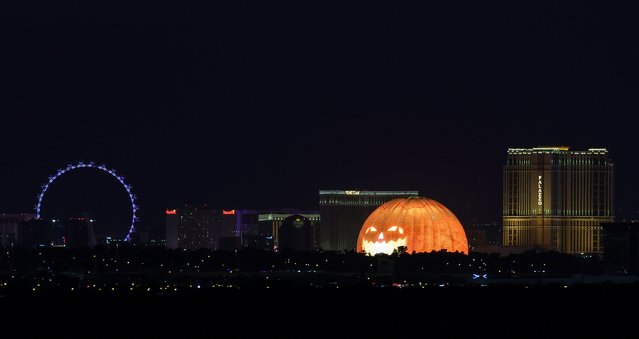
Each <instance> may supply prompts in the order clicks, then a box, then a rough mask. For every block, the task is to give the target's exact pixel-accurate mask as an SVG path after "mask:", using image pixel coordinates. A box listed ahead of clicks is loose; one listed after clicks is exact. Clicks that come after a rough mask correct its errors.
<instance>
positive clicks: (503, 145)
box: [0, 1, 639, 223]
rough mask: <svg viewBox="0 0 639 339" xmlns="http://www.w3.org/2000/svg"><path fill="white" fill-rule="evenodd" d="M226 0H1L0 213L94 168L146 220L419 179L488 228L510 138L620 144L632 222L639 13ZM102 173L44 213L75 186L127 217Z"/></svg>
mask: <svg viewBox="0 0 639 339" xmlns="http://www.w3.org/2000/svg"><path fill="white" fill-rule="evenodd" d="M230 3H231V4H227V5H223V6H218V5H207V6H209V7H193V6H187V5H176V4H170V5H169V3H168V2H167V3H166V4H165V3H163V2H162V1H152V2H147V3H144V4H135V5H133V4H130V3H127V4H126V5H122V6H120V5H116V4H114V3H108V4H94V3H91V4H83V3H82V2H51V1H40V2H34V1H6V2H3V3H2V4H1V5H0V38H1V39H0V44H1V45H0V52H1V53H0V61H1V63H0V84H1V86H2V87H1V89H2V94H1V96H0V112H2V113H1V116H2V124H1V125H0V126H2V128H1V130H2V132H1V133H0V142H1V144H0V145H1V150H2V156H1V157H0V159H1V160H0V211H2V212H23V211H29V210H30V209H31V208H32V206H33V205H34V204H35V197H36V195H37V193H38V190H39V187H40V186H41V185H42V184H43V183H44V181H45V180H46V178H47V177H48V176H49V175H50V174H52V173H53V172H54V171H55V170H56V169H57V168H59V167H61V166H63V165H65V164H67V163H70V162H76V161H96V162H100V163H105V164H107V165H108V166H110V167H113V168H115V169H117V170H118V171H119V172H120V173H122V174H123V175H124V176H126V178H127V180H128V181H129V183H131V184H132V185H133V187H134V190H135V192H136V193H137V195H138V196H139V201H140V204H141V206H142V209H143V214H142V216H143V218H146V220H157V219H161V218H162V212H163V209H164V208H165V207H167V206H176V205H180V204H183V203H208V204H209V205H212V206H219V207H227V208H231V207H236V208H271V207H299V208H317V201H318V196H317V191H318V189H320V188H327V189H333V188H335V189H349V188H359V189H379V190H384V189H415V190H419V191H420V193H421V195H423V196H427V197H431V198H434V199H436V200H438V201H440V202H442V203H444V204H445V205H447V206H448V207H449V208H450V209H451V210H453V212H455V213H456V214H457V215H458V216H459V218H460V219H461V220H462V222H464V223H468V222H472V221H482V222H483V221H491V220H497V219H498V218H499V217H500V215H501V175H502V174H501V168H502V165H503V162H504V160H505V152H506V149H507V148H508V147H534V146H538V145H570V146H573V148H588V147H607V148H608V149H609V150H610V155H611V157H612V159H613V160H614V161H615V163H616V175H617V177H616V179H617V181H616V189H617V208H618V211H617V214H618V215H620V216H630V217H636V216H637V211H638V210H639V204H638V203H637V199H636V197H635V196H636V194H635V191H636V190H637V186H638V184H639V179H637V177H636V175H635V174H636V173H637V170H638V169H639V162H638V160H637V142H636V135H635V132H636V130H637V125H636V124H635V120H636V118H635V114H636V113H637V110H638V108H639V103H638V100H637V99H638V94H639V91H638V88H639V62H638V60H639V45H638V44H639V40H638V39H637V36H636V34H637V32H638V31H639V27H637V26H639V25H638V24H637V17H638V15H639V13H638V11H637V9H636V8H621V7H615V6H618V5H616V4H610V3H594V2H593V3H590V2H582V1H579V2H575V3H568V2H558V1H551V2H549V3H548V4H540V3H537V2H535V3H534V4H512V3H511V2H506V3H502V4H486V3H484V2H477V1H469V2H468V3H464V2H455V3H450V4H449V2H445V4H432V3H430V2H425V4H421V5H398V4H391V3H392V2H379V3H376V2H373V3H367V4H363V3H360V4H352V3H351V4H340V5H336V6H335V5H327V4H323V3H322V4H319V3H315V4H308V3H307V2H305V1H298V2H293V3H281V4H277V5H276V4H271V3H270V2H264V1H260V2H256V3H246V2H241V3H240V2H236V1H231V2H230ZM101 175H103V174H100V173H97V172H96V173H94V175H93V177H92V176H91V175H84V176H78V177H76V178H74V179H68V180H67V181H65V182H68V184H65V182H63V181H60V182H59V183H56V186H55V187H53V188H52V190H53V189H56V190H58V193H56V192H54V191H52V195H51V199H50V201H49V205H48V206H55V205H56V204H57V206H62V205H64V204H62V203H61V202H60V201H61V200H64V199H65V198H64V197H65V196H66V197H67V198H68V199H71V198H70V197H72V196H73V197H76V199H75V200H78V199H77V196H78V195H77V194H76V193H74V192H76V191H75V190H76V189H77V190H84V191H83V192H84V193H82V194H80V196H86V197H89V196H91V194H95V195H96V196H99V198H95V199H94V200H91V201H95V205H99V206H100V207H96V208H103V209H104V208H109V209H111V208H113V209H114V210H115V209H119V210H120V211H125V212H126V196H125V195H122V192H119V191H118V188H117V187H115V188H114V186H109V184H108V183H107V182H103V183H101V181H100V180H102V181H104V178H100V176H101ZM107 181H108V180H107ZM113 185H116V186H117V183H116V182H113ZM65 192H66V193H65ZM56 194H57V195H56ZM87 199H88V198H87ZM87 199H81V200H83V201H85V202H86V201H87ZM53 200H55V201H56V203H54V202H53ZM111 201H113V206H110V205H109V202H111ZM46 204H47V202H46V201H45V207H46V206H47V205H46ZM106 205H108V206H106ZM60 208H61V207H60ZM83 208H84V207H83ZM87 208H89V207H87ZM51 213H53V212H51ZM119 213H124V212H119Z"/></svg>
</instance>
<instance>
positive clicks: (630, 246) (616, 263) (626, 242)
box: [602, 221, 639, 275]
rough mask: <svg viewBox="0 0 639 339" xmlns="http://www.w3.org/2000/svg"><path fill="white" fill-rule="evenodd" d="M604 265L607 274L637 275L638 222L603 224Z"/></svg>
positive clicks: (638, 249)
mask: <svg viewBox="0 0 639 339" xmlns="http://www.w3.org/2000/svg"><path fill="white" fill-rule="evenodd" d="M602 227H603V243H604V254H603V258H604V263H605V265H606V269H607V271H608V273H609V274H633V275H636V274H639V222H637V221H635V222H613V223H604V224H602Z"/></svg>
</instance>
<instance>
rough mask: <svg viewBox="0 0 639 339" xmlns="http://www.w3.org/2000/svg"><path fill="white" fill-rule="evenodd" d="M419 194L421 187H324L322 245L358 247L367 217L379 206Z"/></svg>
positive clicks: (321, 194)
mask: <svg viewBox="0 0 639 339" xmlns="http://www.w3.org/2000/svg"><path fill="white" fill-rule="evenodd" d="M418 195H419V192H417V191H355V190H351V191H341V190H320V191H319V204H320V215H321V219H322V225H321V227H320V230H319V246H320V247H321V248H322V249H324V250H331V251H343V250H354V249H355V247H356V246H357V237H358V235H359V231H360V229H361V228H362V225H363V224H364V221H365V220H366V218H368V216H369V215H370V214H371V213H372V212H373V211H374V210H375V209H376V208H377V207H379V206H380V205H382V204H383V203H385V202H388V201H391V200H393V199H397V198H407V197H411V196H418Z"/></svg>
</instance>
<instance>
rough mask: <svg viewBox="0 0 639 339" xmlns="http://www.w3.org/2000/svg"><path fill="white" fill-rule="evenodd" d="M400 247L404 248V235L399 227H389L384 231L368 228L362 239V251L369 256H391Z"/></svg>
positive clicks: (372, 227)
mask: <svg viewBox="0 0 639 339" xmlns="http://www.w3.org/2000/svg"><path fill="white" fill-rule="evenodd" d="M400 246H406V235H405V234H404V228H403V227H401V226H391V227H388V228H387V229H385V230H384V229H377V227H375V226H370V227H368V228H367V229H366V231H365V233H364V237H363V239H362V249H363V250H364V252H366V253H368V254H370V255H375V254H378V253H386V254H392V253H393V251H394V250H395V249H397V247H400Z"/></svg>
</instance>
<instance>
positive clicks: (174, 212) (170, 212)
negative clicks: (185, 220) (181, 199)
mask: <svg viewBox="0 0 639 339" xmlns="http://www.w3.org/2000/svg"><path fill="white" fill-rule="evenodd" d="M175 214H177V210H169V209H167V210H166V215H175Z"/></svg>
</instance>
